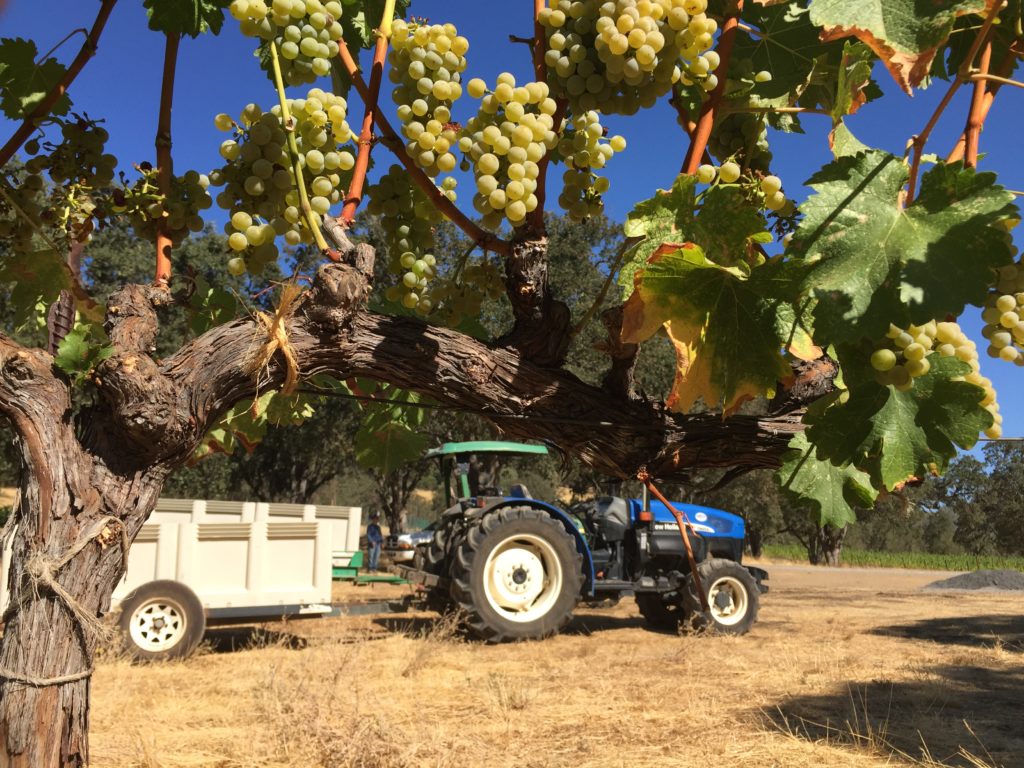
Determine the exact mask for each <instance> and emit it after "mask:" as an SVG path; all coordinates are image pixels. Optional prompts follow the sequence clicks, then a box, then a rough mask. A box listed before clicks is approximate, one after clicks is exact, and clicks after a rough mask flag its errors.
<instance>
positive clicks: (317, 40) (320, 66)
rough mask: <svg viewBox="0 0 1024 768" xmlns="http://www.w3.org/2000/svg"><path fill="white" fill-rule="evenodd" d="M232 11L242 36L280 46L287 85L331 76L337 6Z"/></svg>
mask: <svg viewBox="0 0 1024 768" xmlns="http://www.w3.org/2000/svg"><path fill="white" fill-rule="evenodd" d="M230 8H231V14H232V15H233V16H234V17H235V18H236V19H238V21H239V27H240V29H241V31H242V34H243V35H246V36H247V37H258V38H259V39H260V40H261V41H263V42H273V43H274V44H275V45H277V47H278V49H279V51H280V53H281V55H280V57H279V62H280V66H281V75H282V77H283V78H284V81H285V83H286V84H288V85H304V84H308V83H312V82H313V81H315V80H316V78H317V77H323V76H324V75H327V74H328V73H329V72H330V69H331V66H330V60H331V59H332V58H334V57H335V56H337V55H338V43H337V42H336V41H337V40H339V39H340V38H341V37H342V34H343V30H342V27H341V23H340V21H341V15H342V8H341V5H340V4H339V3H338V2H336V1H334V0H331V1H330V2H326V3H325V2H321V0H273V2H271V3H270V4H269V5H268V4H267V2H266V0H234V2H233V3H232V4H231V6H230ZM250 266H251V265H250Z"/></svg>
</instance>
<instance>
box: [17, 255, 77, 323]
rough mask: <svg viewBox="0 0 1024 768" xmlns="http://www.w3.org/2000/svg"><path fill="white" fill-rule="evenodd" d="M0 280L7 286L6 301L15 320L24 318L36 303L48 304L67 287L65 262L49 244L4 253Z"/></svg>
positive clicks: (67, 277) (69, 283)
mask: <svg viewBox="0 0 1024 768" xmlns="http://www.w3.org/2000/svg"><path fill="white" fill-rule="evenodd" d="M0 282H2V283H3V284H5V285H8V286H10V296H9V298H8V301H9V302H10V305H11V307H12V308H13V309H14V316H15V320H17V321H18V322H23V321H24V320H26V319H28V318H29V317H30V316H31V315H32V314H33V313H34V312H35V311H36V307H37V306H38V305H39V304H47V305H48V304H52V303H53V302H54V301H56V300H57V297H58V296H60V292H61V291H62V290H64V289H70V288H71V287H72V286H71V279H70V276H69V274H68V268H67V263H66V262H65V261H64V259H63V258H62V257H61V256H58V255H57V253H56V252H55V251H53V250H51V249H49V248H46V249H43V250H39V251H35V252H33V253H23V254H17V253H13V252H11V253H7V254H6V255H4V256H3V258H0Z"/></svg>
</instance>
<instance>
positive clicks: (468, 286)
mask: <svg viewBox="0 0 1024 768" xmlns="http://www.w3.org/2000/svg"><path fill="white" fill-rule="evenodd" d="M504 293H505V275H504V273H503V271H502V267H501V265H500V264H498V263H496V262H494V261H492V260H490V259H488V258H484V259H482V260H481V261H476V262H470V263H468V264H466V266H465V267H464V268H463V270H462V273H461V274H459V275H456V276H453V277H452V278H451V279H449V280H439V281H437V284H436V285H435V286H434V287H433V288H432V290H431V292H430V300H431V302H432V303H433V305H434V306H435V307H436V308H437V309H438V311H439V312H441V313H442V315H443V318H444V321H445V323H446V324H447V325H448V326H450V327H453V328H454V327H457V326H458V325H459V324H460V323H461V322H462V321H463V320H466V319H474V318H478V317H480V312H481V308H482V307H483V303H484V300H485V299H491V300H494V299H497V298H499V297H500V296H502V295H503V294H504Z"/></svg>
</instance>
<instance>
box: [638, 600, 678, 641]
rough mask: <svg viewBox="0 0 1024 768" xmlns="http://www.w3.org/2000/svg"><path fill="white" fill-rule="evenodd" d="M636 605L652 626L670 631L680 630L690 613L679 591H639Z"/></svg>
mask: <svg viewBox="0 0 1024 768" xmlns="http://www.w3.org/2000/svg"><path fill="white" fill-rule="evenodd" d="M636 607H637V608H639V609H640V615H641V616H643V617H644V621H646V622H647V623H648V624H650V625H651V626H652V627H654V628H655V629H663V630H668V631H670V632H677V631H679V625H680V623H681V622H682V621H683V620H684V619H685V618H686V616H687V614H688V611H687V609H686V607H685V606H684V605H683V601H682V597H681V596H680V595H679V593H678V592H669V593H665V594H660V593H657V592H639V593H637V595H636Z"/></svg>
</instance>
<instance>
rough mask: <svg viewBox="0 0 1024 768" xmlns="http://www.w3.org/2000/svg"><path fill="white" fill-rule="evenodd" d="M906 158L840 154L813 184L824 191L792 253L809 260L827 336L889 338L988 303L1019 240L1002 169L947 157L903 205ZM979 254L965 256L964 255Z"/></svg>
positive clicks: (819, 325) (808, 211)
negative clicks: (1008, 225) (998, 178)
mask: <svg viewBox="0 0 1024 768" xmlns="http://www.w3.org/2000/svg"><path fill="white" fill-rule="evenodd" d="M907 178H908V170H907V167H906V165H905V164H904V163H903V162H902V161H900V160H899V159H898V158H896V157H894V156H892V155H889V154H887V153H885V152H880V151H870V152H866V153H862V154H858V155H855V156H852V157H840V158H839V159H837V160H835V161H833V162H832V163H830V164H829V165H827V166H825V167H824V168H823V169H821V170H820V171H819V172H818V173H816V174H815V175H814V176H813V177H812V178H811V179H810V180H809V181H808V182H807V184H808V185H809V186H811V187H813V188H814V190H815V194H813V195H811V197H810V198H809V199H808V200H807V201H806V202H805V203H804V204H802V205H801V206H800V210H801V212H802V213H803V214H804V219H803V221H802V222H801V224H800V226H799V228H798V229H797V231H796V233H795V234H794V237H793V242H792V243H791V246H790V249H789V251H788V252H789V253H790V254H802V255H803V256H804V257H805V259H806V260H807V261H808V262H809V267H810V268H809V270H808V273H807V275H806V277H805V278H804V289H805V290H806V291H808V292H810V293H812V294H813V295H814V297H815V298H817V299H818V302H817V305H816V307H815V309H814V314H815V328H816V331H817V332H819V333H820V334H821V338H820V339H819V340H820V341H824V342H826V343H833V342H843V341H855V340H857V339H861V338H865V337H866V338H876V337H880V336H882V335H883V334H884V333H885V331H886V330H887V329H888V328H889V323H890V322H892V323H896V324H897V325H906V324H907V323H909V322H914V323H924V322H927V321H928V320H931V319H934V318H937V317H938V318H941V317H945V316H946V315H947V314H953V315H959V314H960V312H961V311H962V310H963V308H964V306H965V305H966V304H968V303H971V304H981V303H982V302H983V301H984V299H985V296H986V292H987V290H988V284H989V283H990V282H991V280H992V269H993V268H995V267H999V266H1002V265H1005V264H1009V263H1010V260H1011V258H1012V255H1013V246H1012V242H1011V240H1010V238H1009V235H1008V234H1007V232H1006V229H1005V228H1004V227H1002V226H1000V225H999V222H1001V221H1004V220H1005V219H1007V218H1016V217H1017V214H1016V207H1015V206H1014V205H1013V203H1012V201H1013V195H1012V193H1010V192H1007V191H1006V190H1005V189H1003V188H1002V187H1000V186H998V185H997V184H996V183H995V175H994V174H991V173H976V172H975V171H973V170H966V169H964V168H963V167H962V166H946V165H940V166H937V167H935V168H933V169H932V170H930V171H929V172H928V173H927V174H925V176H924V177H923V179H922V183H921V191H920V194H919V195H918V197H917V199H916V200H915V201H914V202H913V204H912V205H910V206H909V207H907V208H905V209H904V208H902V190H903V186H904V184H905V183H906V181H907ZM965 253H970V254H971V258H969V259H965V258H964V254H965Z"/></svg>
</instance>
